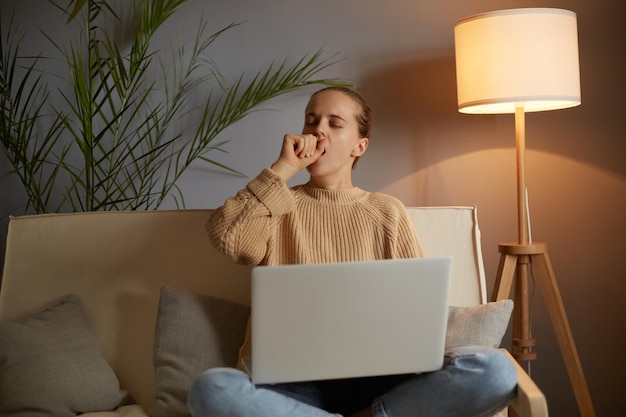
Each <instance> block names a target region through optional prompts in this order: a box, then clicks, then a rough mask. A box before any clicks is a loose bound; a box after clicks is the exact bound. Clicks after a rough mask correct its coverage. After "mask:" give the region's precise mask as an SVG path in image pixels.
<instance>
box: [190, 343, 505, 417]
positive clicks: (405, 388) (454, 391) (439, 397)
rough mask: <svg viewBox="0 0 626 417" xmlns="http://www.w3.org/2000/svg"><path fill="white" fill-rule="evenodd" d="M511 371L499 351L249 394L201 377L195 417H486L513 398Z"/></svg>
mask: <svg viewBox="0 0 626 417" xmlns="http://www.w3.org/2000/svg"><path fill="white" fill-rule="evenodd" d="M515 387H516V372H515V368H514V366H513V364H512V363H511V362H510V361H509V359H508V358H507V357H506V356H504V355H503V354H502V353H501V352H499V351H498V350H497V349H492V348H487V347H481V346H469V347H459V348H453V349H450V350H448V351H446V357H445V360H444V366H443V368H442V369H441V370H439V371H436V372H429V373H424V374H420V375H416V374H407V375H392V376H383V377H368V378H352V379H342V380H331V381H311V382H302V383H289V384H275V385H259V386H255V385H254V384H252V383H251V382H250V380H249V379H248V376H247V374H245V373H243V372H240V371H238V370H235V369H232V368H216V369H210V370H208V371H205V372H204V373H203V374H202V375H201V376H200V377H199V378H198V379H197V380H196V382H195V383H194V384H193V386H192V388H191V390H190V392H189V395H188V405H189V409H190V410H191V412H192V414H193V416H194V417H329V416H340V415H343V416H349V415H350V414H352V413H354V412H356V411H358V410H360V409H362V408H365V407H368V406H370V405H371V406H372V410H373V413H374V415H375V416H376V417H413V416H420V417H431V416H432V417H434V416H451V417H454V416H459V417H461V416H462V417H474V416H475V417H483V416H491V415H493V414H494V413H496V412H497V411H498V410H500V409H502V408H504V407H505V406H506V405H507V404H508V403H509V401H510V400H511V399H512V398H513V396H514V395H515Z"/></svg>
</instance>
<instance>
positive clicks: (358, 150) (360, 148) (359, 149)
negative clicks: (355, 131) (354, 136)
mask: <svg viewBox="0 0 626 417" xmlns="http://www.w3.org/2000/svg"><path fill="white" fill-rule="evenodd" d="M369 143H370V140H369V138H361V139H359V141H358V143H357V144H356V146H355V147H354V149H353V150H352V154H351V155H350V156H355V157H359V156H361V155H363V154H364V153H365V151H366V150H367V147H368V145H369Z"/></svg>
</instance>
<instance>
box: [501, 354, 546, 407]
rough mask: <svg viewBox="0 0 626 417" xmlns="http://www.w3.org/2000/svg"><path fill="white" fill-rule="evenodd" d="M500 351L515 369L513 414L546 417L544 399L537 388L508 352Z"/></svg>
mask: <svg viewBox="0 0 626 417" xmlns="http://www.w3.org/2000/svg"><path fill="white" fill-rule="evenodd" d="M501 351H502V352H503V353H505V354H506V355H507V356H508V357H509V359H510V360H511V362H513V364H515V368H516V369H517V395H516V396H515V399H513V401H512V403H511V407H512V408H513V410H515V413H516V414H517V415H518V416H519V417H548V405H547V403H546V397H545V396H544V395H543V393H542V392H541V390H540V389H539V387H537V385H536V384H535V382H534V381H533V380H532V379H531V378H530V376H528V374H527V373H526V371H524V369H523V368H522V367H521V366H520V365H519V363H517V361H516V360H515V359H514V358H513V356H511V354H510V353H509V351H508V350H506V349H501Z"/></svg>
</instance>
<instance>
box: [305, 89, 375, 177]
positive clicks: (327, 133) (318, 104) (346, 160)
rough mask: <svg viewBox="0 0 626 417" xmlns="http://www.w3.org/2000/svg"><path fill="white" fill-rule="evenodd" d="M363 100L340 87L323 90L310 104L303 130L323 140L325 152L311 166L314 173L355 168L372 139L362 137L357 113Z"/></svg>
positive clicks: (310, 171) (323, 173) (327, 173)
mask: <svg viewBox="0 0 626 417" xmlns="http://www.w3.org/2000/svg"><path fill="white" fill-rule="evenodd" d="M360 110H361V109H360V107H359V104H358V103H356V102H355V101H354V100H353V99H352V98H350V97H349V96H347V95H345V94H343V93H342V92H340V91H333V90H328V91H322V92H320V93H318V94H316V95H314V96H313V97H312V98H311V100H310V101H309V104H308V105H307V107H306V112H305V116H304V128H303V129H302V133H303V134H312V135H314V136H317V138H318V142H319V141H323V147H324V154H323V155H322V156H321V157H320V158H319V159H318V160H317V161H316V162H315V163H313V164H311V165H309V166H308V167H307V170H308V171H309V174H311V175H329V174H333V173H336V172H340V171H341V172H343V171H344V170H346V169H347V170H352V164H353V162H354V159H355V158H356V157H357V156H361V155H362V154H363V153H364V152H365V149H367V144H368V139H367V138H361V137H360V134H359V126H358V123H357V118H356V117H357V115H358V114H359V112H360Z"/></svg>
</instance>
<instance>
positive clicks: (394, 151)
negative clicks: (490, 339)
mask: <svg viewBox="0 0 626 417" xmlns="http://www.w3.org/2000/svg"><path fill="white" fill-rule="evenodd" d="M35 3H36V4H37V6H36V5H35ZM14 5H17V6H18V7H19V12H20V14H19V18H20V21H21V22H22V24H23V25H25V26H26V25H28V26H30V25H33V26H35V25H40V26H46V27H57V26H60V25H59V23H58V22H60V19H59V18H57V17H56V14H55V13H54V12H53V11H52V10H51V9H50V7H49V6H48V5H47V3H46V2H44V1H37V2H35V1H28V2H18V1H16V0H11V1H7V0H4V1H3V2H2V3H1V4H0V7H1V9H0V10H1V11H2V19H3V21H5V19H6V18H7V16H8V12H9V11H10V10H12V7H13V6H14ZM26 5H28V7H27V6H26ZM543 6H546V4H545V3H544V2H539V1H530V0H529V1H524V0H484V1H481V2H468V1H466V0H441V1H426V0H419V1H416V0H412V1H409V0H389V1H384V2H383V1H377V0H318V1H290V0H273V1H269V0H265V1H258V0H256V1H255V0H240V1H232V0H216V1H211V2H209V1H201V0H193V1H190V2H189V3H188V4H187V5H185V6H184V8H183V9H182V10H181V11H180V12H179V13H178V14H177V15H176V16H175V17H174V19H173V20H172V21H171V22H170V23H169V24H168V27H167V28H166V30H164V31H163V37H162V39H163V45H167V43H168V42H170V41H171V40H172V39H174V36H173V34H174V33H181V34H182V36H185V37H186V38H190V37H191V36H192V35H193V31H194V28H195V23H197V22H198V18H199V15H201V14H204V15H205V17H206V18H207V19H208V20H209V22H210V23H211V28H214V29H218V28H220V27H222V26H224V25H226V24H228V23H230V22H233V21H236V22H241V21H245V24H244V25H242V26H241V27H239V28H237V29H235V30H233V31H231V32H229V33H227V34H226V35H224V37H223V38H222V39H221V40H220V41H219V42H218V44H216V48H215V50H214V55H213V58H214V59H215V60H216V61H217V62H218V63H219V65H220V68H221V69H222V71H223V72H224V73H225V74H233V75H235V74H238V73H239V72H240V71H241V70H246V71H249V72H255V71H256V70H257V69H259V68H260V67H261V66H264V65H266V64H267V63H269V62H271V61H272V60H281V59H282V58H285V57H289V58H292V59H295V58H296V57H299V56H300V55H301V54H303V53H305V52H314V51H316V50H317V49H318V48H320V47H324V48H325V51H326V53H327V55H328V56H330V55H332V54H334V53H338V57H340V58H344V59H343V60H342V61H341V62H339V63H338V64H337V65H335V66H333V67H332V68H331V69H329V70H328V71H327V73H326V75H329V76H339V77H343V78H345V79H348V80H350V81H351V82H353V83H355V84H357V85H358V88H359V89H360V91H361V92H363V93H364V94H365V96H366V97H367V98H368V99H369V101H370V104H371V106H372V108H373V110H374V115H375V122H374V126H375V127H374V132H373V135H372V136H373V137H372V139H371V142H370V149H369V150H368V152H367V155H366V156H365V157H363V158H362V160H361V162H360V164H359V167H358V168H357V171H356V172H355V181H356V184H357V185H358V186H360V187H362V188H366V189H369V190H372V191H383V192H388V193H390V194H393V195H396V196H397V197H399V198H400V199H402V201H403V202H404V203H405V204H406V205H409V206H423V205H432V206H437V205H477V206H478V209H479V218H480V224H481V228H482V236H483V240H482V243H483V251H484V257H485V262H486V272H487V276H488V288H492V286H493V281H494V277H495V273H496V268H497V262H498V258H499V254H498V252H497V245H498V243H499V242H507V241H514V240H516V238H517V229H516V212H515V210H516V193H515V151H514V120H513V116H509V115H498V116H472V115H461V114H459V113H458V112H457V111H456V91H455V88H456V86H455V70H454V45H453V31H452V30H453V26H454V23H455V21H456V20H458V19H460V18H462V17H465V16H467V15H470V14H473V13H477V12H483V11H489V10H497V9H504V8H513V7H543ZM549 6H550V7H561V8H565V9H569V10H572V11H574V12H576V13H577V14H578V24H579V39H580V59H581V64H580V65H581V68H580V71H581V83H582V85H581V87H582V101H583V103H582V105H581V106H579V107H577V108H574V109H569V110H561V111H554V112H545V113H537V114H530V115H528V116H527V119H526V127H527V167H526V169H527V186H528V189H529V197H530V210H531V221H532V226H533V229H532V234H533V238H534V239H535V240H536V241H545V242H548V243H549V251H550V256H551V259H552V263H553V267H554V269H555V272H556V275H557V279H558V282H559V286H560V291H561V294H562V296H563V299H564V303H565V307H566V310H567V313H568V317H569V320H570V324H571V327H572V330H573V333H574V337H575V339H576V343H577V347H578V350H579V354H580V357H581V361H582V364H583V368H584V370H585V374H586V377H587V382H588V384H589V388H590V390H591V395H592V399H593V402H594V404H595V408H596V412H597V415H598V416H606V417H609V416H617V415H621V414H622V413H621V412H620V410H621V409H622V407H619V406H618V401H619V399H620V396H621V394H622V392H621V391H622V388H623V387H624V383H623V381H622V377H623V376H624V375H626V365H625V364H624V361H623V360H621V359H622V358H621V356H622V355H621V354H620V353H621V347H622V346H624V345H625V344H626V340H625V339H626V337H625V334H626V332H625V331H624V330H626V329H625V325H624V322H623V319H622V317H623V316H624V312H623V308H624V304H625V303H624V301H625V298H626V279H625V278H626V273H625V272H624V267H623V266H620V265H621V264H619V262H620V259H622V260H623V256H624V249H626V245H625V244H624V239H623V237H624V236H625V235H626V222H625V221H624V218H623V214H624V213H625V212H626V163H624V160H625V157H626V140H625V139H626V138H625V137H624V136H625V135H624V127H623V122H624V120H626V118H625V116H626V105H625V104H624V98H623V97H624V94H626V85H625V83H626V81H625V80H624V74H625V73H626V46H625V45H626V44H625V43H624V39H626V26H624V24H623V18H624V15H625V6H624V4H623V2H622V1H621V0H597V1H593V2H592V1H583V0H554V1H551V2H549ZM27 8H28V10H26V9H27ZM51 25H52V26H51ZM55 25H57V26H55ZM58 29H59V30H60V31H62V30H64V29H63V28H61V27H58ZM33 47H34V48H39V46H38V45H33ZM313 90H314V89H308V90H302V91H298V92H295V93H292V94H290V95H288V96H285V97H282V98H278V99H275V100H273V101H272V102H271V103H269V104H267V105H266V106H264V108H267V109H271V111H264V112H258V113H255V114H253V115H252V116H251V117H249V118H247V119H246V120H244V121H242V122H241V123H239V124H237V125H235V126H233V127H232V128H230V129H228V131H227V132H225V133H224V134H223V135H222V136H223V137H222V139H230V140H232V141H231V142H230V143H229V144H228V145H227V146H226V149H227V150H228V153H227V154H224V155H214V156H215V157H216V158H219V160H220V161H221V162H223V163H226V164H230V165H232V166H234V167H235V168H237V169H239V170H241V171H243V172H244V173H245V174H246V175H248V177H249V178H250V177H253V176H254V175H256V173H257V172H258V171H260V170H261V169H262V168H263V167H266V166H268V165H269V164H270V163H271V162H273V160H274V159H275V157H276V156H277V154H278V150H279V146H280V142H281V138H282V135H283V134H284V133H286V132H298V131H299V130H300V129H301V123H302V112H303V108H304V105H305V103H306V100H307V97H308V95H309V93H310V92H311V91H313ZM6 167H7V165H6V161H4V160H2V159H0V173H1V172H4V171H6V169H7V168H6ZM302 180H303V177H302V176H299V177H297V178H296V179H295V180H294V183H296V182H299V181H302ZM1 181H2V182H0V214H1V215H2V216H5V215H6V214H7V213H9V212H11V211H13V212H14V213H15V214H19V209H18V210H17V211H15V208H16V207H17V206H18V205H19V202H20V199H21V197H22V195H21V193H20V190H19V187H18V185H17V184H16V183H15V182H14V181H11V180H10V179H2V180H1ZM247 181H248V179H245V178H238V177H235V176H232V175H228V174H225V173H220V172H212V171H206V170H203V169H200V168H193V169H191V171H190V172H189V173H188V174H187V175H186V176H185V178H184V179H183V181H182V183H181V187H182V189H183V191H184V193H185V197H186V200H187V205H188V208H196V207H215V206H217V205H219V204H221V203H222V202H223V200H224V199H225V198H226V197H227V196H230V195H232V194H234V193H235V192H236V191H237V190H238V189H240V188H242V187H243V186H244V185H245V184H246V182H247ZM5 230H6V219H4V220H3V223H2V235H3V236H4V233H5ZM2 241H4V238H3V239H2ZM532 305H533V310H532V316H533V327H532V331H533V335H534V336H535V337H536V338H537V339H538V346H537V351H538V355H539V356H538V359H537V360H536V361H535V362H534V363H533V364H532V368H531V374H532V376H533V378H534V379H535V380H536V381H537V383H538V384H539V386H540V387H541V388H542V389H543V390H544V392H545V393H546V396H547V398H548V404H549V408H550V411H551V415H553V416H576V415H577V413H578V411H577V407H576V402H575V400H574V396H573V393H572V391H571V389H570V385H569V380H568V378H567V374H566V371H565V368H564V365H563V362H562V360H561V357H560V353H559V349H558V345H557V342H556V339H555V336H554V332H553V331H552V328H551V324H550V320H549V317H548V315H547V312H546V309H545V306H544V303H543V298H542V294H541V292H540V290H539V289H538V288H537V289H536V291H534V292H533V303H532ZM505 344H509V342H508V341H507V342H505Z"/></svg>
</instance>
